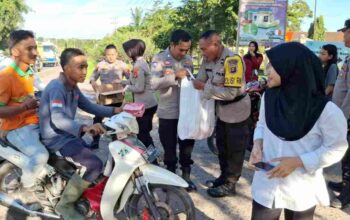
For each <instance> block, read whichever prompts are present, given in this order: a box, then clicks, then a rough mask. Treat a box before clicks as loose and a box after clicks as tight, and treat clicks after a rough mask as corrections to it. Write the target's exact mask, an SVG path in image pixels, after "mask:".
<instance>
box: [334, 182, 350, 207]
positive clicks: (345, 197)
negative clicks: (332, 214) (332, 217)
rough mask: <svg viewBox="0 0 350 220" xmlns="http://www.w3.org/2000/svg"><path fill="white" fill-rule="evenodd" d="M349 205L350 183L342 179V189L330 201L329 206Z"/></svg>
mask: <svg viewBox="0 0 350 220" xmlns="http://www.w3.org/2000/svg"><path fill="white" fill-rule="evenodd" d="M349 205H350V184H349V182H347V181H343V183H342V190H341V192H340V194H339V196H337V197H336V198H334V199H333V200H332V201H331V206H332V207H334V208H338V209H344V208H346V207H348V206H349Z"/></svg>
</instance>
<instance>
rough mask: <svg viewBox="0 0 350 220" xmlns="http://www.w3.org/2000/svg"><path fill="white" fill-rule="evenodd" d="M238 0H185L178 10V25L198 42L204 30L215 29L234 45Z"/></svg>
mask: <svg viewBox="0 0 350 220" xmlns="http://www.w3.org/2000/svg"><path fill="white" fill-rule="evenodd" d="M238 5H239V1H238V0H206V1H196V0H184V1H183V5H182V6H180V7H179V8H178V10H177V13H178V17H179V19H178V22H177V24H176V26H179V27H184V28H185V29H186V30H188V31H189V32H190V33H191V34H192V36H193V41H194V43H197V42H198V40H199V36H200V34H201V33H202V32H203V31H206V30H209V29H215V30H217V31H218V32H220V33H221V37H222V39H223V42H224V43H226V44H227V45H233V44H234V42H235V40H236V34H237V33H236V28H237V21H238V16H237V12H238Z"/></svg>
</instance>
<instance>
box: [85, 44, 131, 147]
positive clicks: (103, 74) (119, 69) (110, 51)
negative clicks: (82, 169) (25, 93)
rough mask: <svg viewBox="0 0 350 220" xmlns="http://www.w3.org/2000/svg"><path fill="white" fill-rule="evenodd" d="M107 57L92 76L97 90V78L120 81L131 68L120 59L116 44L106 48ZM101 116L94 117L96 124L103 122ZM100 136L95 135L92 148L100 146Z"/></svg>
mask: <svg viewBox="0 0 350 220" xmlns="http://www.w3.org/2000/svg"><path fill="white" fill-rule="evenodd" d="M104 53H105V58H104V60H103V61H101V62H99V63H98V64H97V66H96V68H95V70H94V72H93V74H92V76H91V79H90V83H91V86H92V88H93V89H94V91H95V92H97V91H98V90H99V85H98V84H97V80H98V79H100V81H101V84H111V83H119V82H120V81H121V80H122V79H123V76H124V75H128V73H129V69H128V66H127V64H126V63H124V62H123V61H121V60H118V59H117V57H118V52H117V48H116V46H115V45H114V44H109V45H107V46H106V48H105V51H104ZM121 105H122V102H116V103H111V104H108V105H106V106H112V107H120V106H121ZM102 119H103V118H101V117H98V116H95V117H94V122H93V123H94V124H96V123H101V122H102ZM99 140H100V136H99V135H98V136H94V140H93V142H92V143H91V147H92V148H98V144H99Z"/></svg>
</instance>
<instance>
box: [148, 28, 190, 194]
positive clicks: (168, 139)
mask: <svg viewBox="0 0 350 220" xmlns="http://www.w3.org/2000/svg"><path fill="white" fill-rule="evenodd" d="M190 48H191V36H190V34H189V33H187V32H186V31H184V30H175V31H174V32H172V34H171V37H170V46H169V47H168V48H167V49H166V50H165V51H163V52H161V53H159V54H157V55H156V56H155V57H154V59H153V61H152V65H151V72H152V78H151V87H152V88H153V89H154V90H159V93H160V97H159V103H158V109H157V115H158V117H159V138H160V142H161V144H162V145H163V148H164V163H165V165H166V167H167V169H168V170H169V171H171V172H174V173H175V172H176V167H177V159H178V158H177V156H176V145H177V143H179V148H180V155H179V158H180V160H179V162H180V164H181V169H182V177H183V178H184V180H186V182H187V183H188V184H189V187H188V189H187V190H188V191H191V190H196V186H195V185H194V184H193V182H192V181H191V179H190V173H191V165H192V164H193V161H192V159H191V154H192V150H193V145H194V140H181V139H179V138H178V136H177V124H178V118H179V104H180V103H179V97H180V81H181V79H182V78H183V77H185V76H186V75H187V70H186V69H189V70H190V71H191V72H192V71H193V64H192V58H191V57H190V56H189V55H187V52H188V51H189V50H190Z"/></svg>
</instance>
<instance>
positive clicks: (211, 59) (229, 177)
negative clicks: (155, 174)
mask: <svg viewBox="0 0 350 220" xmlns="http://www.w3.org/2000/svg"><path fill="white" fill-rule="evenodd" d="M199 46H200V50H201V52H202V55H203V61H202V64H201V66H200V70H199V73H198V77H197V79H196V80H194V81H193V85H194V87H195V88H196V89H199V90H203V96H204V97H205V98H207V99H215V100H216V115H217V122H216V144H217V146H218V150H219V161H220V169H221V174H220V176H219V177H218V178H217V179H215V180H211V181H207V185H208V186H209V189H208V190H207V192H208V194H209V195H210V196H212V197H223V196H232V195H234V194H235V190H236V188H235V186H236V183H237V181H238V179H239V177H240V176H241V172H242V167H243V161H244V153H245V149H246V146H247V143H248V139H249V127H248V124H249V114H250V98H249V96H248V95H247V94H246V93H245V90H244V88H245V79H244V64H243V61H242V59H241V57H239V56H238V55H236V58H238V60H236V61H235V66H232V67H231V68H230V69H236V67H238V66H241V68H240V70H238V69H237V71H239V72H237V73H236V74H240V77H241V78H240V80H239V86H235V87H232V86H226V85H225V77H226V76H227V71H226V72H225V68H224V63H225V60H226V59H228V58H229V57H232V56H234V55H235V54H234V53H233V52H232V51H231V50H229V49H228V48H225V47H224V46H223V45H222V43H221V38H220V35H219V34H218V33H217V32H216V31H215V30H209V31H206V32H204V33H203V34H202V35H201V37H200V41H199Z"/></svg>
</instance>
